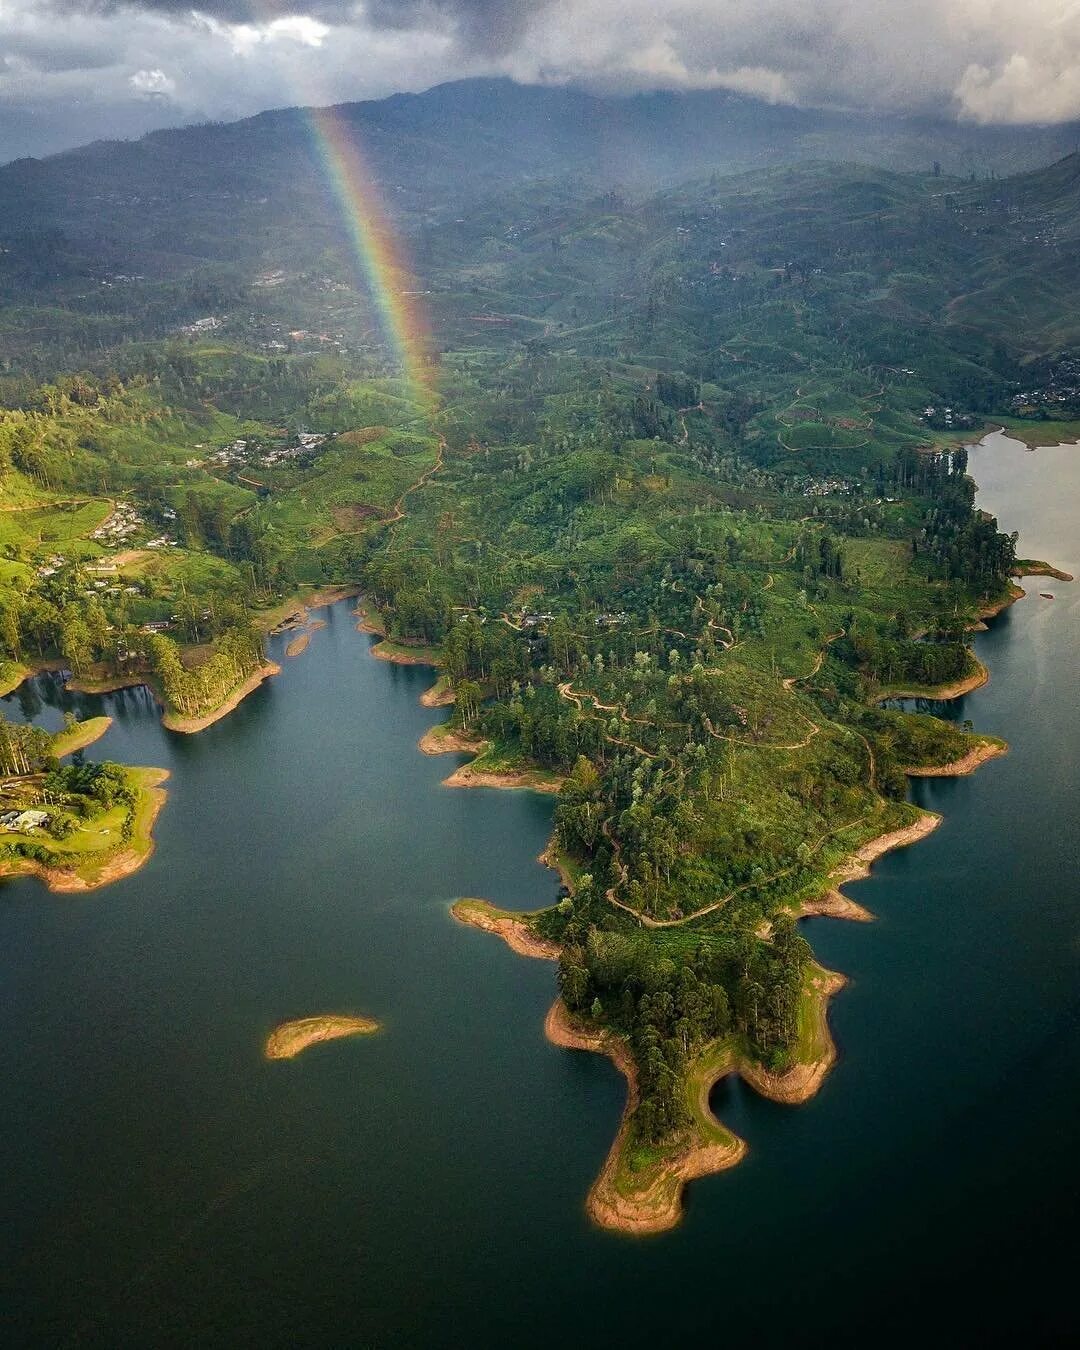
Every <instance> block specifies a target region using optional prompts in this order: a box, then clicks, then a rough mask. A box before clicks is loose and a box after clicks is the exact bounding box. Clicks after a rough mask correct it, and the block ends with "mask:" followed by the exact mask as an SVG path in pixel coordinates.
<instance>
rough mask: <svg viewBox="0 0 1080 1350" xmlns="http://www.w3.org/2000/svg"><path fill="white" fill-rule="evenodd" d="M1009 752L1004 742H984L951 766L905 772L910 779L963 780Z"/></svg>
mask: <svg viewBox="0 0 1080 1350" xmlns="http://www.w3.org/2000/svg"><path fill="white" fill-rule="evenodd" d="M1008 752H1009V747H1008V746H1007V745H1006V744H1005V742H1004V741H983V743H982V744H981V745H977V746H975V748H974V749H973V750H969V751H968V752H967V754H966V755H964V756H963V757H962V758H960V759H954V760H953V761H952V762H951V763H949V764H938V765H935V766H926V765H920V766H918V767H916V768H909V769H905V770H904V772H905V773H906V774H907V776H908V777H909V778H963V777H966V776H967V775H968V774H969V773H974V772H975V770H976V769H977V768H978V767H979V765H980V764H985V763H986V762H987V760H991V759H998V758H1000V757H1001V756H1002V755H1006V754H1008Z"/></svg>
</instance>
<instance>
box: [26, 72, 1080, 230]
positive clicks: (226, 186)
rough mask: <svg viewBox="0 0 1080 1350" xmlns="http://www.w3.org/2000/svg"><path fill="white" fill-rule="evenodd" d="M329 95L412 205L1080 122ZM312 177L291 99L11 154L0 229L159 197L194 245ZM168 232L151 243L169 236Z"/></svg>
mask: <svg viewBox="0 0 1080 1350" xmlns="http://www.w3.org/2000/svg"><path fill="white" fill-rule="evenodd" d="M337 113H338V115H339V117H340V119H341V120H342V121H343V122H344V123H346V124H347V125H349V126H351V127H353V128H354V129H355V132H356V136H357V139H358V141H359V143H360V144H361V145H362V147H363V149H364V152H365V156H366V158H367V160H368V161H369V162H370V164H371V165H372V168H373V171H374V173H375V174H376V175H377V177H378V178H379V179H380V180H381V183H382V185H383V188H384V190H385V194H386V196H387V198H388V200H389V202H390V204H391V208H392V209H394V210H396V211H398V212H399V213H400V214H402V215H404V216H406V217H408V216H412V217H414V218H416V219H418V220H423V219H425V218H431V216H432V215H433V213H434V214H435V215H438V214H440V213H446V212H450V211H453V212H459V211H460V210H461V208H462V206H463V205H464V204H466V203H469V202H473V201H475V200H476V197H477V195H478V194H485V193H491V192H495V191H501V190H503V189H505V188H506V187H507V186H509V185H512V184H513V183H514V182H515V181H519V180H520V181H527V180H530V179H536V178H551V177H562V176H567V175H571V176H576V177H579V178H586V179H589V180H591V181H593V182H595V184H596V185H597V187H598V188H606V187H611V186H618V187H622V188H629V189H631V190H647V189H650V188H653V187H656V186H660V185H663V184H670V183H674V182H677V181H680V180H685V179H688V178H691V177H695V176H701V175H705V174H709V173H713V172H719V173H730V172H732V171H737V170H744V169H751V168H759V167H767V166H769V165H775V164H778V163H784V162H797V161H806V160H829V161H856V162H861V163H867V164H874V165H878V166H881V167H884V168H891V169H896V170H915V171H922V172H926V171H929V170H930V169H931V167H932V166H933V165H934V163H935V162H936V163H938V164H940V166H941V169H942V171H943V172H944V173H945V174H949V175H956V176H965V177H966V176H969V175H970V174H972V173H974V174H975V175H977V176H979V177H984V176H986V175H988V174H991V173H996V174H1006V173H1015V172H1019V171H1023V170H1025V169H1031V168H1035V167H1038V166H1040V165H1043V164H1047V163H1050V162H1052V161H1053V160H1056V159H1059V158H1060V157H1061V156H1062V155H1065V154H1067V153H1069V152H1070V151H1071V150H1073V149H1075V148H1076V145H1077V142H1078V140H1080V126H1078V125H1076V124H1070V125H1067V126H1059V127H1051V128H1031V127H1011V128H988V127H976V126H969V125H960V124H958V123H956V122H953V121H947V120H931V119H927V118H913V117H887V116H868V115H866V114H864V113H843V112H824V111H820V110H813V109H796V108H789V107H781V106H774V105H769V104H766V103H763V102H760V101H759V100H756V99H753V98H748V97H746V96H743V95H740V94H734V93H729V92H725V91H721V90H713V91H704V92H689V93H651V94H637V95H634V96H632V97H610V96H609V97H604V96H599V95H595V94H589V93H585V92H583V91H581V90H576V89H571V88H551V87H541V86H528V85H519V84H515V83H513V82H512V81H510V80H460V81H456V82H454V83H450V84H443V85H439V86H437V87H436V88H433V89H429V90H428V91H427V92H426V93H423V94H395V95H393V96H392V97H390V98H386V99H381V100H378V101H373V102H366V103H352V104H343V105H341V106H340V107H339V108H338V109H337ZM320 184H321V171H320V169H319V166H318V163H317V157H316V154H315V148H314V145H313V140H312V134H311V131H310V126H309V123H308V119H307V117H306V116H305V114H304V111H303V110H302V109H297V108H288V109H283V110H280V111H275V112H267V113H262V114H260V115H258V116H256V117H251V118H248V119H246V120H244V121H241V122H235V123H230V124H226V125H221V124H206V125H200V126H191V127H185V128H181V129H176V130H168V131H156V132H151V133H150V134H149V135H146V136H144V137H142V138H141V139H140V140H137V141H111V142H110V141H103V142H96V143H94V144H92V145H88V146H85V147H83V148H81V149H78V150H72V151H66V152H64V153H63V154H59V155H54V156H51V157H49V158H47V159H43V160H33V159H23V160H17V161H15V162H13V163H11V164H9V165H7V166H5V167H4V168H2V169H0V233H7V232H11V231H20V230H25V229H34V230H36V229H41V228H45V227H47V228H49V229H52V230H59V231H61V232H63V233H65V234H71V235H78V236H83V237H85V236H87V235H93V236H97V237H99V238H101V237H104V236H108V237H110V238H113V239H114V240H116V241H117V242H118V243H121V244H123V245H124V246H125V247H126V246H127V245H128V244H130V243H139V244H140V245H142V246H145V245H146V244H147V243H148V242H151V241H150V240H148V239H147V233H148V221H147V220H146V216H147V215H148V214H149V215H150V216H157V215H159V214H160V212H161V210H162V208H163V207H164V206H165V205H168V207H169V212H170V224H171V225H172V226H173V227H175V228H178V229H180V230H183V229H188V230H189V232H190V233H191V234H192V235H193V236H194V237H193V238H192V239H191V240H190V243H192V244H194V245H195V248H194V250H193V251H194V252H195V253H196V254H198V255H200V256H205V254H204V253H203V250H202V244H203V243H204V242H205V240H201V239H200V236H201V235H202V234H204V233H205V228H206V227H209V229H210V232H211V233H214V234H216V228H215V221H214V216H215V215H218V214H220V215H221V216H222V218H223V219H224V220H227V221H228V222H229V223H230V225H231V229H230V231H229V233H231V234H232V235H233V236H234V237H235V232H236V230H237V228H238V227H240V226H248V225H250V226H251V227H253V228H254V227H256V226H257V225H258V223H259V221H260V219H261V220H262V221H264V222H265V220H266V218H267V216H268V215H269V216H270V217H272V216H273V215H274V214H275V212H276V211H277V210H278V209H287V208H288V203H289V202H292V203H293V204H294V205H303V204H304V203H305V202H306V201H307V198H308V194H309V193H310V192H311V191H312V190H313V189H314V190H316V191H321V186H320ZM268 197H269V198H270V201H268V200H267V199H268ZM185 202H187V203H188V207H187V208H185V206H184V203H185ZM215 202H216V203H217V204H218V209H217V210H215V208H214V203H215ZM195 203H198V209H194V207H195ZM267 206H270V207H271V210H270V211H269V212H266V211H265V210H260V209H259V208H265V207H267ZM207 210H208V211H209V218H208V219H206V218H204V217H206V212H207ZM150 233H151V234H152V230H151V231H150ZM169 234H170V237H169V238H168V239H167V240H159V243H164V244H165V250H166V251H167V252H168V253H176V252H177V251H178V250H177V247H176V245H177V243H178V241H177V240H176V239H175V238H174V237H172V230H170V231H169ZM226 243H227V240H217V241H216V244H215V250H216V251H218V252H220V251H221V246H222V245H223V244H226ZM184 251H185V250H183V249H180V250H179V252H184ZM224 252H225V253H226V254H227V253H228V249H227V248H225V249H224Z"/></svg>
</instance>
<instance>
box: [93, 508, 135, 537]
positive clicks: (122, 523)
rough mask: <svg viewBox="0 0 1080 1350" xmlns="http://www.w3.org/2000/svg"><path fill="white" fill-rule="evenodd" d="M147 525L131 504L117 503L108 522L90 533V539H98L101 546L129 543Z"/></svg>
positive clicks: (104, 522)
mask: <svg viewBox="0 0 1080 1350" xmlns="http://www.w3.org/2000/svg"><path fill="white" fill-rule="evenodd" d="M145 524H146V522H145V521H144V520H143V518H142V516H140V515H139V513H138V511H136V510H135V508H134V507H133V506H132V505H131V503H130V502H117V503H116V506H115V507H114V508H113V512H112V515H111V516H110V517H109V518H108V520H106V521H103V522H102V524H100V525H99V526H98V527H97V529H96V530H91V531H90V538H91V539H96V540H97V542H98V543H99V544H123V543H127V541H128V540H130V539H131V538H132V536H133V535H136V534H138V532H139V531H140V530H141V529H142V528H143V527H144V526H145Z"/></svg>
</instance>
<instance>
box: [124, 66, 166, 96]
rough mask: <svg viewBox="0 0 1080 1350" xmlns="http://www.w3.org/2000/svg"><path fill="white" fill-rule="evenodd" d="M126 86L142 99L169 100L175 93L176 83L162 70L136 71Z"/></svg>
mask: <svg viewBox="0 0 1080 1350" xmlns="http://www.w3.org/2000/svg"><path fill="white" fill-rule="evenodd" d="M128 84H130V85H131V87H132V89H134V91H135V93H136V94H142V95H143V97H144V98H170V97H171V96H172V95H173V94H175V93H176V81H175V80H173V79H170V78H169V76H168V75H166V74H165V72H164V71H163V70H137V71H136V72H135V74H134V75H131V76H129V77H128Z"/></svg>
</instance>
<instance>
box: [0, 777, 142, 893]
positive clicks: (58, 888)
mask: <svg viewBox="0 0 1080 1350" xmlns="http://www.w3.org/2000/svg"><path fill="white" fill-rule="evenodd" d="M127 773H128V774H129V775H130V776H131V777H132V778H134V780H135V783H136V786H137V789H138V797H137V800H136V803H135V818H134V821H133V827H132V836H131V839H130V840H129V841H128V842H127V844H126V845H125V846H124V847H121V848H119V849H117V850H115V851H113V850H108V849H103V850H100V851H99V852H97V853H89V854H86V855H83V856H82V857H79V856H78V855H73V859H72V864H71V866H70V867H59V866H56V865H54V864H49V863H42V862H38V861H37V859H35V858H5V859H3V860H2V861H0V877H21V876H35V877H37V878H38V879H39V880H40V881H42V882H44V884H45V886H46V887H47V888H48V889H49V890H50V891H53V892H54V893H56V894H63V895H71V894H77V893H80V892H84V891H96V890H100V889H101V888H102V887H103V886H109V885H111V884H112V883H113V882H114V881H119V880H121V879H122V878H123V877H128V876H131V875H132V873H134V872H137V871H138V870H139V869H140V868H141V867H143V866H144V865H145V864H146V863H147V862H148V861H149V860H150V857H151V855H152V854H153V852H154V848H155V843H154V824H155V822H156V821H157V818H158V815H159V814H160V812H161V810H162V808H163V807H164V805H165V802H166V800H167V799H168V794H167V792H166V791H165V789H164V788H163V787H161V786H160V785H161V784H162V783H163V782H165V780H166V779H167V778H168V776H169V774H168V770H166V769H143V768H129V769H127Z"/></svg>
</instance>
